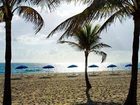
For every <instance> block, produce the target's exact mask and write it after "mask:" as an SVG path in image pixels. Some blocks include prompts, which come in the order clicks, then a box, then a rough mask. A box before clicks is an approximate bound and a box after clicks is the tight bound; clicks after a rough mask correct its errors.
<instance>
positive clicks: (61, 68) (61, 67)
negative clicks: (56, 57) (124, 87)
mask: <svg viewBox="0 0 140 105" xmlns="http://www.w3.org/2000/svg"><path fill="white" fill-rule="evenodd" d="M94 64H96V65H98V66H99V67H93V68H89V67H88V71H89V72H93V71H112V70H113V71H116V70H131V67H125V65H126V64H129V63H114V64H115V65H116V66H117V67H114V68H107V66H108V65H109V64H111V63H103V64H99V63H94ZM21 65H25V66H27V67H28V68H25V69H16V67H18V66H21ZM46 65H52V66H53V67H54V68H46V69H44V68H43V67H44V66H46ZM69 65H73V64H70V63H55V64H47V63H12V66H11V68H12V74H21V73H23V74H31V73H50V72H51V73H71V72H84V63H75V64H74V65H77V67H73V68H68V66H69ZM89 65H90V64H89ZM138 68H140V63H139V65H138ZM4 69H5V64H4V63H0V74H4Z"/></svg>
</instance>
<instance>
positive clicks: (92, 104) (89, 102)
mask: <svg viewBox="0 0 140 105" xmlns="http://www.w3.org/2000/svg"><path fill="white" fill-rule="evenodd" d="M86 97H87V102H86V103H77V104H75V105H121V104H120V103H115V102H94V101H93V100H92V99H91V98H90V94H89V89H86Z"/></svg>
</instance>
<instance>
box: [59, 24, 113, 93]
mask: <svg viewBox="0 0 140 105" xmlns="http://www.w3.org/2000/svg"><path fill="white" fill-rule="evenodd" d="M99 29H100V26H99V25H96V26H95V27H94V28H93V29H92V25H91V24H86V25H85V26H84V27H81V28H80V29H79V30H78V31H76V32H75V33H74V35H73V37H74V39H75V41H60V43H68V44H70V45H72V46H75V47H77V48H78V49H79V50H82V51H84V54H85V81H86V92H88V91H89V89H90V88H91V84H90V82H89V79H88V73H87V66H88V56H89V54H90V53H91V52H93V53H95V54H97V55H101V56H102V62H103V61H104V60H105V59H106V53H105V52H103V51H101V50H100V49H101V48H104V47H110V46H109V45H107V44H104V43H101V42H100V39H101V38H100V37H99V34H98V33H97V32H98V30H99Z"/></svg>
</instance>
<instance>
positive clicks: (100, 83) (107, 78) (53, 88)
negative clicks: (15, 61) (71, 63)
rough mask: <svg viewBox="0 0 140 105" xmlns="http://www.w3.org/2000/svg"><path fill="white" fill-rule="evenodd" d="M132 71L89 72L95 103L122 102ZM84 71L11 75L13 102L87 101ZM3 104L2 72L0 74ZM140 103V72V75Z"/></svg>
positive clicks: (61, 104) (77, 104) (78, 104)
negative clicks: (74, 74) (74, 73)
mask: <svg viewBox="0 0 140 105" xmlns="http://www.w3.org/2000/svg"><path fill="white" fill-rule="evenodd" d="M130 76H131V75H130V74H129V73H126V72H117V73H116V74H115V75H112V74H110V72H98V73H96V75H90V76H89V80H90V82H91V84H92V89H91V90H90V96H91V100H92V102H94V105H122V104H123V102H124V101H125V98H126V96H127V93H128V88H129V83H130ZM85 89H86V87H85V80H84V74H82V73H80V74H78V75H76V76H73V77H72V76H69V74H49V75H48V74H32V75H22V76H21V75H13V76H12V105H87V98H86V94H85ZM0 96H1V97H0V104H2V99H3V76H0ZM137 100H138V105H140V73H139V76H138V96H137Z"/></svg>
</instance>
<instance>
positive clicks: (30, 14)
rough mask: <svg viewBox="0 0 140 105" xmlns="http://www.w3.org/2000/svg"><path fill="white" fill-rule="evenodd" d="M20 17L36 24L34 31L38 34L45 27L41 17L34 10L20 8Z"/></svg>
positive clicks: (25, 7)
mask: <svg viewBox="0 0 140 105" xmlns="http://www.w3.org/2000/svg"><path fill="white" fill-rule="evenodd" d="M17 12H18V15H20V16H22V17H23V18H25V20H26V21H30V22H32V23H34V29H35V30H36V33H38V32H39V31H40V30H41V28H42V27H43V25H44V20H43V18H42V17H41V15H40V14H39V13H38V12H37V11H36V10H35V9H33V8H31V7H28V6H20V7H18V8H17Z"/></svg>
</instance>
